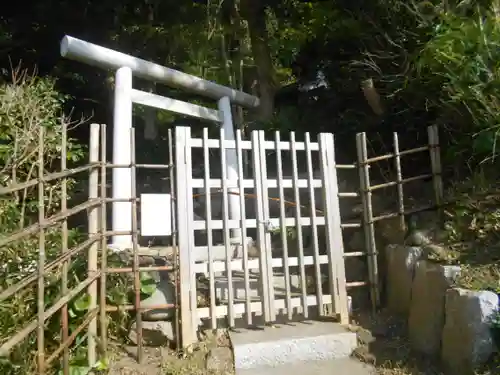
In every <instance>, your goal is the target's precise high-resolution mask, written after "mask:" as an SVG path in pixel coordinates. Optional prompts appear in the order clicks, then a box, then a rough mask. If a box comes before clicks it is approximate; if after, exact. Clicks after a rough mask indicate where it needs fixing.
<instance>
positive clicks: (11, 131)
mask: <svg viewBox="0 0 500 375" xmlns="http://www.w3.org/2000/svg"><path fill="white" fill-rule="evenodd" d="M66 99H67V97H66V96H65V95H62V94H61V93H59V92H58V91H57V90H56V89H55V81H54V80H52V79H50V78H38V77H35V76H30V75H28V74H27V72H26V71H20V70H17V71H15V72H14V74H13V82H12V83H10V84H2V85H1V86H0V165H1V166H2V168H1V169H0V182H1V185H2V186H7V185H10V184H16V183H24V182H27V181H29V180H32V179H36V178H37V177H38V174H39V168H38V167H39V164H40V163H39V150H38V144H39V142H38V141H39V136H40V132H41V130H42V129H43V132H44V135H43V136H44V142H43V144H44V152H43V170H44V173H49V172H54V171H56V170H58V169H59V168H60V157H61V140H62V133H63V131H64V127H63V124H64V123H66V125H67V126H69V125H71V124H70V122H69V119H68V118H67V117H66V116H65V115H64V112H63V105H64V102H65V100H66ZM67 151H68V152H67V155H68V161H69V163H76V162H78V161H80V160H81V159H82V158H83V157H84V154H85V153H84V148H83V147H82V146H81V145H79V144H77V143H76V142H75V141H74V140H73V139H68V142H67ZM73 185H74V180H72V179H68V180H67V186H68V191H71V188H72V186H73ZM43 204H44V207H45V215H46V216H49V215H53V214H54V213H55V212H57V211H58V210H59V209H60V207H61V181H59V180H54V181H51V182H47V183H45V184H44V202H43ZM37 219H38V189H37V186H36V185H35V186H32V187H27V188H25V189H23V190H20V191H18V192H16V193H13V194H11V195H3V196H1V197H0V236H2V237H6V236H8V235H9V234H11V233H13V232H16V231H19V230H22V229H23V228H26V227H28V226H30V225H32V224H34V223H35V222H36V221H37ZM37 236H38V234H36V235H31V236H26V237H24V238H23V239H21V240H18V241H16V242H12V243H10V244H8V245H7V246H4V247H2V248H1V250H0V264H1V270H0V287H1V288H2V289H5V288H7V287H9V286H11V285H14V284H15V283H17V282H18V281H20V280H22V279H24V278H26V277H27V276H30V275H32V274H33V273H34V272H36V271H37V269H38V264H37V262H38V248H39V246H38V237H37ZM81 240H82V236H81V235H80V234H79V233H78V231H77V230H69V232H68V247H69V248H71V247H72V246H74V245H75V244H77V243H78V242H79V241H81ZM61 246H62V238H61V231H60V225H59V226H55V227H52V228H48V229H46V231H45V247H46V255H47V259H48V260H52V259H54V258H55V257H56V256H57V255H59V254H60V251H61ZM77 260H78V261H79V262H78V261H77V262H76V263H74V264H72V265H71V266H70V267H69V268H70V271H69V277H68V278H69V284H70V285H71V284H75V283H76V282H78V281H80V279H82V280H83V278H84V277H85V274H84V272H85V269H86V266H85V264H84V263H85V261H84V260H83V259H82V260H81V261H80V260H79V259H77ZM60 279H61V270H60V269H56V270H55V271H53V272H51V273H50V274H49V275H48V276H47V278H46V281H45V293H44V295H45V306H46V308H48V307H49V306H51V305H52V304H53V303H54V302H56V301H57V300H58V299H59V297H60V296H61V281H60ZM36 297H37V289H36V283H32V284H31V285H29V286H28V287H26V288H25V289H23V290H21V291H19V292H18V293H16V294H15V295H14V296H13V297H11V298H9V299H7V300H4V301H2V302H1V303H0V343H4V342H5V341H6V340H8V339H9V338H11V337H12V336H13V335H14V334H15V333H16V332H19V331H20V330H21V329H22V328H23V327H25V326H26V325H27V324H28V323H29V322H31V321H32V320H33V319H34V318H35V317H36V313H37V298H36ZM59 319H60V315H59V314H55V315H54V317H53V318H52V319H50V320H49V321H48V324H47V327H46V332H45V344H46V348H47V352H49V353H50V352H51V350H54V348H55V347H56V346H58V345H59V343H60V342H61V337H60V327H58V326H59V325H60V324H59ZM35 350H36V339H35V334H31V335H29V336H28V338H27V339H25V340H24V341H23V342H21V343H20V344H19V345H17V346H16V347H15V348H14V350H13V351H12V353H11V356H10V357H9V358H8V359H4V360H3V361H2V362H1V363H0V372H1V373H3V374H9V375H10V374H27V373H33V372H34V366H35V354H36V353H35Z"/></svg>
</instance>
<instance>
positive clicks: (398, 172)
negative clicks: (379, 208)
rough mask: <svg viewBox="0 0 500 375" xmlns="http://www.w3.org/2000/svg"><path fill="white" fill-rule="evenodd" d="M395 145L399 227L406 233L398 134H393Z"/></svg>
mask: <svg viewBox="0 0 500 375" xmlns="http://www.w3.org/2000/svg"><path fill="white" fill-rule="evenodd" d="M393 145H394V165H395V167H396V183H397V188H398V214H399V227H400V229H401V231H402V233H404V230H405V228H406V224H405V203H404V195H403V174H402V172H401V155H400V153H399V138H398V133H396V132H394V134H393Z"/></svg>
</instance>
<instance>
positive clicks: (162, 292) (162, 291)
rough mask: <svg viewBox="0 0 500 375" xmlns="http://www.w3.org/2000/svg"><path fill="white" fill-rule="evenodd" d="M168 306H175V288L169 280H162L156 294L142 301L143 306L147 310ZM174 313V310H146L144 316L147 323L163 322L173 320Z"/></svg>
mask: <svg viewBox="0 0 500 375" xmlns="http://www.w3.org/2000/svg"><path fill="white" fill-rule="evenodd" d="M166 304H175V286H174V284H172V283H171V282H170V281H168V280H161V281H160V282H159V284H158V286H157V288H156V290H155V291H154V293H153V294H152V295H151V296H149V297H148V298H146V299H145V300H143V301H141V305H142V306H144V307H146V308H147V307H149V306H157V305H166ZM174 313H175V309H174V308H160V309H152V310H144V312H143V314H142V316H143V319H144V320H146V321H163V320H170V319H172V318H173V316H174Z"/></svg>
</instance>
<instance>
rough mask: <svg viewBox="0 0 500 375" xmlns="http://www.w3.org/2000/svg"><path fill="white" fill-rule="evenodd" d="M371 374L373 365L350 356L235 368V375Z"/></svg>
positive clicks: (374, 372)
mask: <svg viewBox="0 0 500 375" xmlns="http://www.w3.org/2000/svg"><path fill="white" fill-rule="evenodd" d="M292 374H303V375H372V374H376V370H375V368H374V367H373V366H370V365H367V364H364V363H361V362H359V361H356V360H355V359H352V358H344V359H331V360H323V361H307V362H298V363H292V364H287V365H282V366H277V367H257V368H252V369H247V370H237V371H236V375H292Z"/></svg>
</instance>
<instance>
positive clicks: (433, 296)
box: [408, 260, 460, 357]
mask: <svg viewBox="0 0 500 375" xmlns="http://www.w3.org/2000/svg"><path fill="white" fill-rule="evenodd" d="M459 274H460V267H459V266H444V265H440V264H435V263H431V262H429V261H426V260H421V261H419V262H417V265H416V268H415V277H414V279H413V285H412V292H411V304H410V316H409V318H408V330H409V332H408V334H409V339H410V344H411V346H412V348H413V349H414V350H416V351H418V352H420V353H423V354H426V355H429V356H436V357H437V356H439V353H440V349H441V335H442V332H443V327H444V318H445V299H446V292H447V290H448V289H450V288H451V287H452V286H453V284H454V282H455V280H456V278H457V276H458V275H459Z"/></svg>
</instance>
